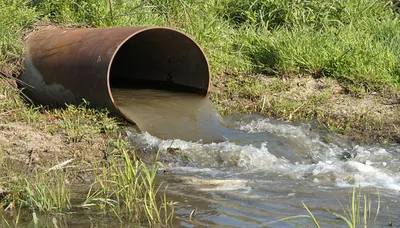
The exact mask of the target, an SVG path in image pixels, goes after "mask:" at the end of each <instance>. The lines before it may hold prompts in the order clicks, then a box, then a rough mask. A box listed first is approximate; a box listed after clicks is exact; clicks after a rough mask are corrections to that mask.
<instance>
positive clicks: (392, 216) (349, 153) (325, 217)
mask: <svg viewBox="0 0 400 228" xmlns="http://www.w3.org/2000/svg"><path fill="white" fill-rule="evenodd" d="M113 94H114V98H115V101H116V103H117V105H118V106H119V107H120V108H121V111H122V112H124V113H125V115H129V116H130V117H131V118H132V119H133V120H135V122H136V123H137V124H138V126H139V128H141V129H142V130H143V132H141V133H139V132H137V131H135V130H133V129H131V130H129V129H128V131H127V137H128V138H129V140H130V141H131V142H132V143H133V144H134V145H135V146H136V147H137V148H138V149H140V150H144V151H148V152H149V153H151V152H153V153H155V152H156V151H160V153H161V154H162V155H164V157H166V158H168V157H171V158H170V159H166V160H165V162H166V163H167V168H166V172H165V174H164V175H163V176H162V178H163V181H165V182H166V183H167V185H168V195H169V197H170V199H173V200H175V201H177V202H178V205H177V207H176V210H177V211H176V214H177V219H176V223H175V225H177V226H183V227H194V226H196V227H210V226H218V227H224V226H226V227H298V226H300V227H310V226H313V224H312V221H311V220H309V219H304V218H303V219H300V218H298V219H293V220H288V221H280V222H275V221H277V220H279V219H282V218H285V217H289V216H295V215H306V214H307V211H306V210H305V209H304V207H303V205H302V202H304V203H305V204H306V205H307V206H308V208H309V209H310V210H311V211H312V212H313V214H314V215H315V217H316V218H317V220H318V221H319V222H320V225H322V227H341V226H345V223H344V222H343V221H342V220H338V219H336V217H335V216H334V215H332V213H329V212H327V211H326V208H328V209H330V210H333V211H335V212H336V213H339V214H344V212H343V209H346V210H347V209H348V206H349V204H350V201H349V197H350V195H351V192H352V190H353V186H354V184H356V185H357V186H362V188H361V189H362V191H363V192H364V193H365V194H366V195H367V196H368V198H369V200H368V202H370V203H371V209H370V210H369V211H370V212H371V216H370V217H369V218H370V219H371V220H374V218H375V214H376V210H377V209H378V204H379V213H378V216H377V219H376V222H374V221H370V222H369V227H384V226H388V224H389V223H390V222H393V225H394V226H400V203H399V199H400V197H399V196H400V149H399V147H398V145H358V144H355V143H354V142H351V141H346V140H343V139H340V138H338V137H335V136H334V135H331V134H329V133H327V132H321V131H315V130H313V129H314V126H313V123H312V122H309V123H287V122H283V121H278V120H274V119H269V118H266V117H263V116H259V115H236V116H228V117H225V118H222V117H220V116H219V114H218V113H217V111H216V109H215V108H214V106H213V105H212V103H211V102H210V101H209V100H208V98H202V97H198V96H194V95H188V94H184V93H171V92H165V91H154V90H153V91H152V90H131V91H126V90H114V91H113ZM364 193H363V194H364ZM360 207H364V205H361V206H360ZM194 209H195V210H196V213H195V216H192V217H191V218H190V214H191V213H192V212H193V210H194ZM344 215H345V214H344Z"/></svg>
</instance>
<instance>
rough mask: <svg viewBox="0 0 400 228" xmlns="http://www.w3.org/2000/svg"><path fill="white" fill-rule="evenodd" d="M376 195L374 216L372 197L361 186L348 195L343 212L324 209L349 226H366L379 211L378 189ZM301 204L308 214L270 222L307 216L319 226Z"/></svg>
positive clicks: (308, 210) (374, 220) (311, 214)
mask: <svg viewBox="0 0 400 228" xmlns="http://www.w3.org/2000/svg"><path fill="white" fill-rule="evenodd" d="M377 197H378V199H377V205H376V211H375V216H373V214H372V213H373V212H372V199H371V198H370V196H369V194H363V193H362V192H361V187H359V188H356V187H355V186H354V188H353V191H352V192H351V195H350V197H349V203H350V205H349V207H348V208H347V209H345V208H343V214H339V213H336V212H334V211H332V210H330V209H328V208H325V209H326V210H327V211H328V212H330V213H332V214H333V215H335V216H336V217H337V218H339V219H341V220H343V221H344V222H345V223H346V224H347V226H348V227H349V228H356V227H368V226H370V225H371V223H374V222H376V218H377V217H378V215H379V212H380V211H381V201H380V195H379V191H378V194H377ZM339 203H340V202H339ZM302 204H303V206H304V208H305V209H306V210H307V212H308V215H298V216H291V217H287V218H283V219H280V220H277V221H274V222H272V223H276V222H279V221H285V220H292V219H298V218H309V219H311V220H312V221H313V223H314V225H315V227H318V228H319V227H320V225H319V224H318V221H317V218H315V217H314V215H313V213H312V212H311V210H310V209H309V208H308V207H307V206H306V205H305V204H304V203H302ZM389 222H390V218H389Z"/></svg>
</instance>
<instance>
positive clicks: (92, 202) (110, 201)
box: [81, 139, 174, 226]
mask: <svg viewBox="0 0 400 228" xmlns="http://www.w3.org/2000/svg"><path fill="white" fill-rule="evenodd" d="M125 144H126V142H125V141H123V140H121V139H119V140H117V141H116V142H115V145H116V148H117V149H118V151H119V152H120V153H119V154H115V155H114V157H112V158H110V161H109V163H108V167H103V168H102V171H101V172H100V173H98V174H97V175H96V178H95V182H94V183H93V185H92V187H91V189H90V191H89V193H88V195H87V199H86V201H85V202H84V203H83V204H82V205H81V206H82V207H91V206H97V207H99V208H100V209H102V210H103V211H104V212H113V213H114V214H115V215H116V216H117V217H118V218H119V219H120V220H121V221H123V220H126V219H128V220H130V221H137V222H138V221H139V222H140V221H142V220H143V217H145V218H146V220H145V221H147V223H148V224H149V225H151V226H154V225H157V224H164V225H168V224H169V223H170V222H171V221H172V219H173V215H174V203H173V202H169V201H167V197H166V194H165V193H162V192H160V189H161V186H162V185H157V184H156V175H157V171H158V169H159V168H160V166H162V164H161V163H159V162H158V161H157V160H158V156H156V157H155V160H154V161H153V162H152V164H151V165H150V166H148V165H147V164H146V163H144V162H143V161H142V160H141V159H140V158H139V157H137V156H136V154H135V152H134V151H131V150H127V147H126V145H125ZM121 159H122V163H121Z"/></svg>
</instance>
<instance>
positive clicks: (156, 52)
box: [21, 27, 210, 122]
mask: <svg viewBox="0 0 400 228" xmlns="http://www.w3.org/2000/svg"><path fill="white" fill-rule="evenodd" d="M27 44H28V47H27V56H26V60H25V68H26V71H25V72H24V74H23V75H22V76H21V80H22V81H23V82H24V84H28V85H29V86H25V87H26V89H25V90H24V92H25V94H26V95H28V96H29V97H30V98H32V99H33V100H34V101H36V102H38V103H41V104H49V105H64V104H66V103H67V104H80V103H82V98H84V99H86V100H88V101H89V102H90V103H91V105H92V106H93V107H97V108H108V109H109V110H111V111H112V112H116V113H117V114H120V115H123V113H121V112H120V110H119V109H118V106H117V105H116V104H115V103H114V99H113V95H112V92H111V88H121V87H125V88H134V87H137V86H144V85H145V86H146V87H147V88H160V89H171V90H185V91H186V92H188V91H189V92H193V93H199V94H201V95H204V96H206V95H207V93H208V89H209V84H210V70H209V65H208V61H207V59H206V57H205V54H204V52H203V51H202V50H201V48H200V47H199V45H198V44H197V43H196V42H195V41H193V40H192V39H191V38H190V37H188V36H187V35H185V34H184V33H181V32H179V31H177V30H174V29H171V28H164V27H128V28H77V29H54V30H47V31H41V32H37V33H34V34H32V35H30V37H29V38H28V41H27ZM123 116H125V115H123ZM125 117H126V116H125ZM126 118H127V117H126ZM128 120H129V121H131V122H134V120H130V119H128Z"/></svg>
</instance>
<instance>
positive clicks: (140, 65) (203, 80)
mask: <svg viewBox="0 0 400 228" xmlns="http://www.w3.org/2000/svg"><path fill="white" fill-rule="evenodd" d="M208 84H209V68H208V63H207V60H206V58H205V56H204V54H203V52H202V51H201V49H200V48H199V47H198V46H197V45H196V43H195V42H193V41H192V40H191V39H190V38H188V37H187V36H185V35H184V34H181V33H179V32H176V31H174V30H168V29H163V28H154V29H149V30H145V31H142V32H140V33H139V34H136V35H134V36H133V37H131V38H130V39H129V40H127V41H126V42H125V43H124V44H123V45H122V47H121V48H120V49H119V50H118V52H117V53H116V55H115V58H114V60H113V62H112V65H111V70H110V87H111V88H127V87H129V88H149V89H163V90H173V91H182V92H191V93H199V94H203V95H205V94H207V90H208Z"/></svg>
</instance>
